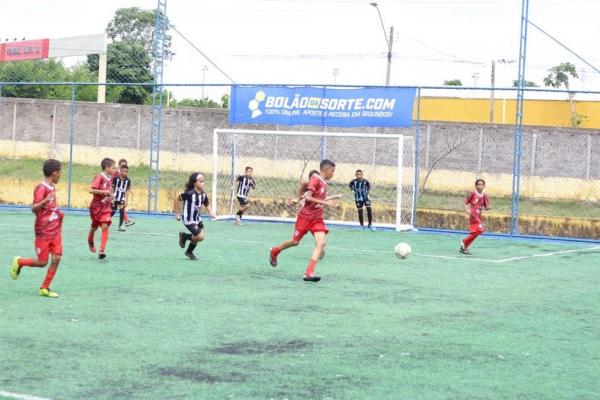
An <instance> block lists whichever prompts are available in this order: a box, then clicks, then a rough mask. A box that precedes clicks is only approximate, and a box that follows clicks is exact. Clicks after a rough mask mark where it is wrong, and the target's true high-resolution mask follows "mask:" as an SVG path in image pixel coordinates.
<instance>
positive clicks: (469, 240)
mask: <svg viewBox="0 0 600 400" xmlns="http://www.w3.org/2000/svg"><path fill="white" fill-rule="evenodd" d="M479 235H481V233H479V232H474V233H471V234H470V235H469V236H467V237H466V238H464V239H463V243H464V245H465V247H469V246H470V245H471V243H473V241H474V240H475V239H476V238H477V236H479Z"/></svg>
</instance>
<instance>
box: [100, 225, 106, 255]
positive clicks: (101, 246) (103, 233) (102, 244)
mask: <svg viewBox="0 0 600 400" xmlns="http://www.w3.org/2000/svg"><path fill="white" fill-rule="evenodd" d="M106 242H108V228H106V229H104V228H102V239H101V241H100V252H102V253H104V249H105V248H106Z"/></svg>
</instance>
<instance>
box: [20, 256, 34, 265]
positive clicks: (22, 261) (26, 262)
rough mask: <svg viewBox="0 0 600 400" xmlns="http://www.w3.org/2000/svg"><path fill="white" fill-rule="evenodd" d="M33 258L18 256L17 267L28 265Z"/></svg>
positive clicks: (31, 263)
mask: <svg viewBox="0 0 600 400" xmlns="http://www.w3.org/2000/svg"><path fill="white" fill-rule="evenodd" d="M34 261H35V260H34V259H33V258H20V259H19V267H30V266H31V265H33V262H34Z"/></svg>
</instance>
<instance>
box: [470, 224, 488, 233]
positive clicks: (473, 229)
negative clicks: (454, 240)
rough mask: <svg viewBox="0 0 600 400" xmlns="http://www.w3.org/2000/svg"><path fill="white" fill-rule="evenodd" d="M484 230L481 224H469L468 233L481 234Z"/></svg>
mask: <svg viewBox="0 0 600 400" xmlns="http://www.w3.org/2000/svg"><path fill="white" fill-rule="evenodd" d="M484 231H485V228H484V227H483V224H469V232H470V233H483V232H484Z"/></svg>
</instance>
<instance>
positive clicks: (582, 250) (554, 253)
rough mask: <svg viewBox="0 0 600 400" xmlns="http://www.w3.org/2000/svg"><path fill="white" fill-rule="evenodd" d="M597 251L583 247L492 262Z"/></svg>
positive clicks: (498, 261) (596, 248) (593, 248)
mask: <svg viewBox="0 0 600 400" xmlns="http://www.w3.org/2000/svg"><path fill="white" fill-rule="evenodd" d="M598 249H600V246H592V247H585V248H582V249H570V250H560V251H553V252H551V253H540V254H532V255H529V256H520V257H511V258H503V259H501V260H495V261H494V262H495V263H503V262H507V261H516V260H525V259H528V258H534V257H551V256H557V255H559V254H567V253H578V252H584V251H591V250H598Z"/></svg>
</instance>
